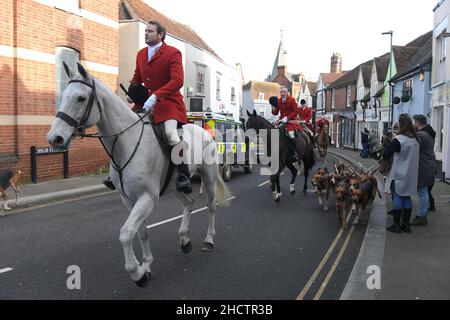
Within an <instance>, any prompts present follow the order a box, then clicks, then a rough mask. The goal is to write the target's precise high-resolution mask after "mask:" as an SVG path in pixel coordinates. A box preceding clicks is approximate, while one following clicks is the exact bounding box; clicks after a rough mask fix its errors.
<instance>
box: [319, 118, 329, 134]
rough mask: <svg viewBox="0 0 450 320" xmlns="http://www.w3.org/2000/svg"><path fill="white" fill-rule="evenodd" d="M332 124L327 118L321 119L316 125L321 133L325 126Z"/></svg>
mask: <svg viewBox="0 0 450 320" xmlns="http://www.w3.org/2000/svg"><path fill="white" fill-rule="evenodd" d="M329 124H330V123H329V122H328V120H327V119H325V118H320V119H319V120H317V122H316V125H317V133H321V132H322V129H323V126H324V125H329Z"/></svg>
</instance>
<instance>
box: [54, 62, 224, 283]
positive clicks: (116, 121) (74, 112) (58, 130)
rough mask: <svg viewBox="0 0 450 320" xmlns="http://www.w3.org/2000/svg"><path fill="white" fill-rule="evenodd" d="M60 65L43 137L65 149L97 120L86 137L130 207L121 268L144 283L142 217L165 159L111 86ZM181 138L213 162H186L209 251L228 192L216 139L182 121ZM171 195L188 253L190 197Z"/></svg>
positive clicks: (154, 197) (153, 200)
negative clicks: (204, 207) (55, 103)
mask: <svg viewBox="0 0 450 320" xmlns="http://www.w3.org/2000/svg"><path fill="white" fill-rule="evenodd" d="M63 64H64V69H65V70H66V73H67V75H68V77H69V79H70V81H69V84H68V86H67V88H66V89H65V90H64V91H63V93H62V100H61V106H60V108H59V110H58V112H57V114H56V117H55V119H54V120H53V123H52V126H51V128H50V131H49V132H48V134H47V139H48V142H49V143H50V144H51V145H52V146H53V147H54V148H56V149H65V148H68V147H69V145H70V142H71V141H72V140H73V138H74V137H76V136H89V135H85V134H84V130H85V129H86V128H89V127H92V126H94V125H97V128H98V130H99V133H98V135H91V136H96V137H100V141H101V142H102V144H103V146H104V148H105V151H106V152H107V153H108V155H109V156H110V158H111V164H110V176H111V180H112V182H113V183H114V185H115V186H116V188H117V190H118V192H119V194H120V196H121V198H122V201H123V203H124V205H125V206H126V207H127V208H128V210H129V211H130V215H129V217H128V219H127V221H126V222H125V224H124V225H123V227H122V228H121V230H120V242H121V243H122V246H123V250H124V255H125V269H126V271H127V272H129V274H130V276H131V278H132V279H133V281H135V282H136V284H137V285H138V286H140V287H144V286H145V285H147V283H148V281H149V280H150V274H151V271H150V267H151V264H152V262H153V256H152V252H151V250H150V243H149V236H148V230H147V228H146V220H147V219H148V217H149V216H150V214H151V213H152V211H153V210H154V209H155V207H156V206H157V204H158V200H159V196H160V191H161V189H162V184H163V181H164V179H165V176H166V173H167V171H168V167H169V161H170V159H169V158H168V156H167V155H166V154H165V153H164V152H163V150H162V148H161V147H160V145H159V143H158V141H157V139H156V136H155V133H154V131H153V128H152V126H151V125H150V124H144V121H143V119H141V118H140V117H139V116H138V115H137V114H135V113H134V112H133V111H131V109H130V108H129V107H128V105H127V104H126V103H125V102H123V101H122V100H121V99H120V98H119V97H118V96H117V95H116V94H115V93H114V92H113V91H111V90H110V89H109V88H108V87H107V86H106V85H104V84H103V83H102V82H101V81H99V80H98V79H95V78H94V77H92V76H91V75H90V74H89V73H88V72H87V71H86V70H85V69H84V68H83V66H82V65H81V64H78V72H79V75H77V74H75V73H74V72H73V71H72V70H71V69H70V68H69V67H68V66H67V65H66V64H65V63H63ZM183 140H184V141H186V143H187V144H188V145H189V148H188V152H187V153H188V154H189V155H190V156H192V154H193V152H194V150H196V149H195V148H191V146H192V144H193V142H194V141H195V142H196V146H197V147H198V145H200V148H201V149H200V152H203V153H206V150H209V151H210V152H211V151H212V152H213V154H212V157H214V160H215V161H213V162H210V163H207V162H208V161H204V160H203V161H200V162H201V163H200V164H189V171H190V173H191V176H192V174H194V173H195V172H198V174H199V175H200V176H201V178H202V181H203V183H204V185H205V190H206V193H207V200H208V209H209V226H208V231H207V235H206V238H205V240H204V243H203V247H202V251H212V250H213V248H214V236H215V211H216V205H219V206H228V204H229V203H228V197H229V196H230V192H229V190H228V188H227V186H226V185H225V183H224V181H223V180H222V178H221V176H220V174H219V168H218V161H216V160H217V159H216V158H217V154H216V143H215V141H214V140H213V138H212V137H211V136H210V135H209V133H208V132H207V131H205V130H203V129H202V128H201V127H199V126H196V125H192V124H187V125H184V126H183ZM197 149H198V148H197ZM197 151H198V150H197ZM202 157H203V158H204V157H205V154H202ZM176 195H177V197H178V198H179V199H180V200H181V202H182V203H183V218H182V221H181V226H180V229H179V231H178V233H179V236H180V245H181V249H182V251H183V252H184V253H189V252H190V251H191V249H192V244H191V239H190V238H189V236H188V233H189V221H190V216H191V212H192V207H193V204H194V199H193V198H192V197H190V196H189V195H186V194H184V193H182V192H178V191H177V192H176ZM136 234H137V235H138V237H139V240H140V242H141V246H142V251H143V263H142V264H139V261H138V259H137V258H136V256H135V254H134V252H133V246H132V245H133V239H134V237H135V236H136Z"/></svg>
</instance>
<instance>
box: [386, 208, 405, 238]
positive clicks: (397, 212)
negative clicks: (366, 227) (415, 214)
mask: <svg viewBox="0 0 450 320" xmlns="http://www.w3.org/2000/svg"><path fill="white" fill-rule="evenodd" d="M401 216H402V210H394V224H393V225H392V226H390V227H389V228H387V230H388V231H390V232H394V233H401V232H402V230H401V229H400V219H401Z"/></svg>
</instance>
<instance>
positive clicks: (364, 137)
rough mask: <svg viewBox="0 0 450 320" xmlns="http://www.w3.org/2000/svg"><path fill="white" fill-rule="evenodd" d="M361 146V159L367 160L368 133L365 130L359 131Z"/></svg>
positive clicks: (368, 148)
mask: <svg viewBox="0 0 450 320" xmlns="http://www.w3.org/2000/svg"><path fill="white" fill-rule="evenodd" d="M361 144H362V147H363V150H362V153H361V157H362V158H368V157H369V151H370V132H369V129H367V128H364V130H363V131H361Z"/></svg>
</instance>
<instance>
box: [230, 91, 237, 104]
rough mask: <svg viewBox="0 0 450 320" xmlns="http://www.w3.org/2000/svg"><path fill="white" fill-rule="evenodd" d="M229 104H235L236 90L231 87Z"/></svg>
mask: <svg viewBox="0 0 450 320" xmlns="http://www.w3.org/2000/svg"><path fill="white" fill-rule="evenodd" d="M231 104H236V90H235V89H234V87H231Z"/></svg>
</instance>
